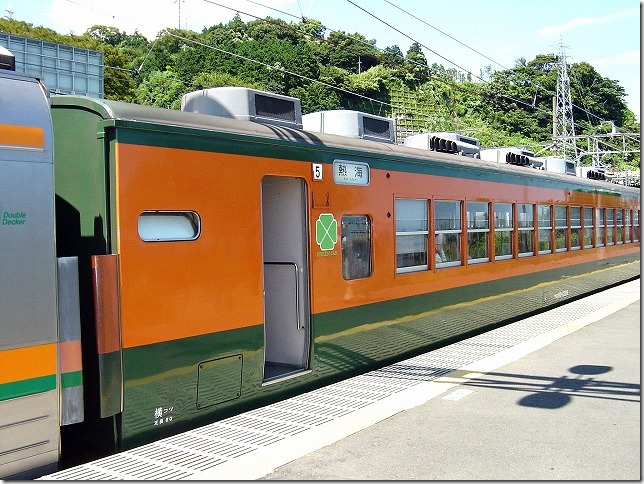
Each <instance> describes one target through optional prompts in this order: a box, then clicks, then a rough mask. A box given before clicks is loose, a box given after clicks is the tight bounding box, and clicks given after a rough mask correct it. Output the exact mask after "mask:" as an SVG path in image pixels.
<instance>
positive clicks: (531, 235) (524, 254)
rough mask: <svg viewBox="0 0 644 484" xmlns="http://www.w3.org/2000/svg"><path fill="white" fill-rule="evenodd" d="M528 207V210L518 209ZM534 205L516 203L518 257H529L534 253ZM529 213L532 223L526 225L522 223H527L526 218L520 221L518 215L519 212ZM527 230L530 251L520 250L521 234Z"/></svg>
mask: <svg viewBox="0 0 644 484" xmlns="http://www.w3.org/2000/svg"><path fill="white" fill-rule="evenodd" d="M526 206H527V207H530V212H526V211H522V210H520V209H521V208H523V207H526ZM535 207H536V204H534V203H517V221H516V223H517V255H518V257H531V256H534V255H535V248H536V247H535V243H534V242H535V241H534V235H535V230H536V229H535V216H534V215H535V210H536V209H535ZM528 213H529V214H530V222H532V225H530V226H527V225H523V226H522V223H527V222H528V221H527V220H526V221H525V222H522V221H521V220H520V218H521V217H520V215H521V214H528ZM525 232H528V233H529V238H528V239H527V240H530V246H531V249H532V250H531V251H530V252H520V249H521V244H520V242H521V237H520V236H521V234H522V233H525Z"/></svg>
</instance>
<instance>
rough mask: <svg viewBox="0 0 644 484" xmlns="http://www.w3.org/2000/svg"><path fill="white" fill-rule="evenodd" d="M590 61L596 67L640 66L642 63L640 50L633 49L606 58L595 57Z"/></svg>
mask: <svg viewBox="0 0 644 484" xmlns="http://www.w3.org/2000/svg"><path fill="white" fill-rule="evenodd" d="M589 63H590V64H591V65H592V66H593V67H595V68H596V69H601V68H603V67H608V66H614V65H626V66H633V67H638V68H639V66H640V63H641V58H640V51H639V50H632V51H630V52H622V53H621V54H615V55H613V56H610V57H606V58H604V59H595V60H593V61H591V62H589Z"/></svg>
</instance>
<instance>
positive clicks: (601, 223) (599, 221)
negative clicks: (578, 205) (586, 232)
mask: <svg viewBox="0 0 644 484" xmlns="http://www.w3.org/2000/svg"><path fill="white" fill-rule="evenodd" d="M596 214H597V217H596V218H595V224H596V225H595V234H596V235H597V241H596V242H595V245H596V246H597V247H603V246H604V245H606V238H605V234H604V227H605V220H606V219H605V218H604V215H605V214H604V209H603V208H598V209H596Z"/></svg>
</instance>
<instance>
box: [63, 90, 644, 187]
mask: <svg viewBox="0 0 644 484" xmlns="http://www.w3.org/2000/svg"><path fill="white" fill-rule="evenodd" d="M51 105H52V108H59V107H63V108H64V107H68V108H79V109H85V110H90V111H93V112H95V113H96V114H97V115H99V116H100V117H101V118H103V119H104V120H105V121H108V122H110V121H111V122H113V124H114V125H115V126H117V127H118V126H128V125H130V123H141V124H148V125H155V126H157V127H159V128H161V127H176V128H185V129H196V130H201V131H204V130H205V131H210V132H213V133H226V134H233V135H242V136H250V137H257V138H262V139H269V140H270V139H272V140H275V141H276V142H285V143H297V144H300V145H305V146H307V147H309V148H316V147H319V148H320V149H326V150H348V151H351V152H354V153H356V154H358V153H357V152H359V153H360V154H370V155H372V156H373V155H375V156H383V157H387V158H389V157H397V158H404V162H407V163H411V164H429V163H432V164H442V165H445V166H452V167H454V166H455V165H456V166H457V167H458V168H460V169H463V168H466V169H471V170H473V171H477V170H484V171H487V172H490V171H492V172H497V173H498V176H499V177H504V176H512V175H513V176H519V177H530V178H532V177H536V178H541V179H550V180H553V181H558V182H564V183H566V184H568V185H571V186H575V185H578V186H583V187H585V188H586V189H588V188H590V187H592V189H594V190H596V191H600V192H601V191H603V192H606V193H611V192H612V193H617V192H621V193H625V192H626V193H630V194H631V195H632V196H636V197H638V198H639V189H637V188H633V187H625V186H623V185H617V184H615V183H610V182H606V181H601V180H590V179H586V178H580V177H575V176H572V175H566V174H562V173H553V172H546V171H543V170H537V169H534V168H531V167H523V166H514V165H507V164H505V163H497V162H492V161H484V160H481V159H476V158H470V157H467V156H462V155H457V154H449V153H441V152H436V151H429V150H425V149H421V148H413V147H408V146H404V145H398V144H389V143H380V142H376V141H369V140H365V139H357V138H349V137H345V136H339V135H334V134H325V133H318V132H310V131H305V130H302V129H295V128H290V127H285V126H275V125H269V124H261V123H257V122H252V121H241V120H237V119H231V118H224V117H218V116H212V115H207V114H199V113H191V112H186V111H178V110H172V109H165V108H159V107H153V106H143V105H139V104H133V103H126V102H121V101H113V100H109V99H95V98H90V97H86V96H61V95H52V97H51ZM400 161H403V160H400ZM500 179H501V178H500Z"/></svg>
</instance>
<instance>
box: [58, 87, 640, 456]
mask: <svg viewBox="0 0 644 484" xmlns="http://www.w3.org/2000/svg"><path fill="white" fill-rule="evenodd" d="M255 102H256V106H255V107H256V108H258V109H257V111H258V112H259V110H260V109H259V108H262V109H263V108H264V107H266V106H265V105H264V104H262V103H261V102H260V100H259V99H256V100H255ZM262 102H263V101H262ZM269 104H270V103H269ZM275 104H276V106H277V108H278V109H277V111H280V109H281V107H283V106H281V105H280V102H279V101H276V102H275ZM269 107H270V106H269ZM274 107H275V106H274ZM280 113H281V114H282V115H283V111H280ZM224 115H225V113H223V114H222V116H213V115H209V114H203V113H198V112H186V111H171V110H164V109H159V108H151V107H144V106H137V105H132V104H126V103H119V102H114V101H108V100H94V99H89V98H84V97H76V96H54V97H52V99H51V116H52V120H53V140H54V163H53V164H54V179H55V214H56V218H55V236H56V240H55V247H56V252H57V257H58V258H59V259H61V260H66V259H67V258H72V260H77V265H78V293H79V310H78V312H79V320H80V328H81V330H80V331H81V338H80V339H81V342H82V388H83V394H84V400H83V412H84V418H83V421H82V422H76V423H72V424H70V425H66V426H64V427H62V428H61V447H60V448H61V451H62V457H63V465H68V464H71V463H74V462H78V461H79V459H82V458H90V457H91V456H90V454H88V451H89V450H90V449H100V450H98V451H97V454H100V453H105V452H116V451H119V450H122V449H126V448H131V447H134V446H136V445H139V444H143V443H147V442H151V441H154V440H156V439H159V438H162V437H166V436H168V435H171V434H174V433H178V432H181V431H185V430H187V429H190V428H194V427H196V426H199V425H203V424H206V423H208V422H212V421H214V420H217V419H220V418H223V417H226V416H229V415H232V414H235V413H238V412H241V411H243V410H246V409H248V408H251V407H255V406H259V405H261V404H263V403H266V402H269V401H273V400H276V399H280V398H284V397H287V396H289V395H292V394H295V393H297V392H302V391H306V390H309V389H312V388H314V387H315V386H319V385H322V384H324V383H325V382H329V381H332V380H334V379H339V378H343V377H346V376H348V375H351V374H356V373H358V372H362V371H366V370H369V369H372V368H374V367H377V366H379V365H384V364H387V363H391V362H393V361H395V360H397V359H402V358H404V357H408V356H411V355H412V354H414V353H415V352H420V351H424V350H425V351H426V350H429V349H431V348H433V347H436V346H438V345H441V344H444V343H446V342H448V341H450V340H453V339H455V338H459V337H463V336H464V335H468V334H472V333H473V332H476V331H481V330H484V329H485V328H490V327H492V326H494V325H498V324H503V323H505V322H509V321H512V320H513V319H516V318H519V317H521V316H523V315H526V314H528V313H531V312H534V311H540V310H544V309H546V308H548V307H550V306H552V305H554V304H559V303H561V302H563V301H565V300H568V299H570V298H576V297H579V296H581V295H584V294H587V293H589V292H592V291H595V290H599V289H601V288H603V287H607V286H610V285H614V284H618V283H620V282H623V281H626V280H629V279H632V278H636V277H639V273H640V270H639V259H640V226H639V220H640V195H639V190H637V189H634V188H629V187H624V186H619V185H616V184H611V183H607V182H602V181H597V180H587V179H581V178H577V177H573V176H569V175H563V174H554V173H549V172H545V171H540V170H535V169H533V168H528V167H515V166H510V165H505V164H499V163H493V162H486V161H482V160H479V159H473V158H469V157H466V156H459V155H455V154H445V153H438V152H436V151H428V150H422V149H418V148H411V147H405V146H400V145H395V144H388V143H379V142H376V141H369V140H366V139H355V138H349V137H344V136H340V135H332V134H323V133H318V132H313V131H310V130H309V131H307V130H303V129H301V128H300V127H298V126H291V125H288V123H286V124H280V123H275V124H270V123H269V124H262V123H259V122H251V121H248V120H239V119H230V118H227V117H223V116H224ZM365 138H366V136H365ZM80 353H81V351H78V352H77V354H80ZM80 454H82V455H80ZM97 454H92V455H97Z"/></svg>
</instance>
